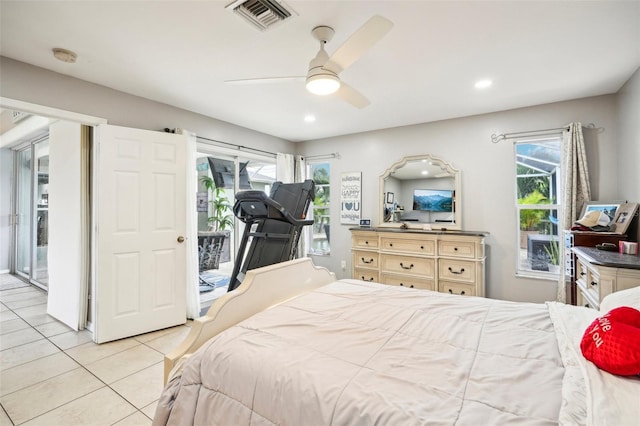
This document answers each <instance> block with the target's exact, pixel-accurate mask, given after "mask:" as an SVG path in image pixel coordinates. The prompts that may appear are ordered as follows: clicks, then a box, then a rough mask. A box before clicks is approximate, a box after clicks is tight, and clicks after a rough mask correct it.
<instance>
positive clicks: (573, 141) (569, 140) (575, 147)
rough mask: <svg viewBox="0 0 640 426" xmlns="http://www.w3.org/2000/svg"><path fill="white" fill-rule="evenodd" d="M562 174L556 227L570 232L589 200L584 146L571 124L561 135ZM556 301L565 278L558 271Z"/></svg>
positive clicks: (578, 125) (563, 298)
mask: <svg viewBox="0 0 640 426" xmlns="http://www.w3.org/2000/svg"><path fill="white" fill-rule="evenodd" d="M562 172H563V173H564V179H563V185H562V195H563V196H562V206H563V214H562V221H561V222H560V224H561V225H562V229H571V226H572V225H573V223H574V222H575V221H576V220H578V219H579V217H578V216H579V215H580V211H581V209H582V206H583V204H584V202H585V201H589V200H591V187H590V185H589V168H588V166H587V153H586V150H585V146H584V137H583V136H582V124H581V123H579V122H577V123H571V124H570V125H569V130H568V131H566V132H564V134H563V140H562ZM560 237H562V235H561V236H560ZM560 247H562V253H561V256H562V257H561V259H564V244H560ZM557 300H558V301H559V302H566V286H565V277H564V273H563V272H562V271H561V273H560V276H559V279H558V294H557Z"/></svg>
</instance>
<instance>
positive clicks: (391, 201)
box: [386, 192, 395, 204]
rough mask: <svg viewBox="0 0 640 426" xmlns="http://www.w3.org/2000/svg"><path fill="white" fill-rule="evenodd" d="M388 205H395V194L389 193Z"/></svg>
mask: <svg viewBox="0 0 640 426" xmlns="http://www.w3.org/2000/svg"><path fill="white" fill-rule="evenodd" d="M386 201H387V204H393V202H394V201H395V196H394V194H393V192H387V200H386Z"/></svg>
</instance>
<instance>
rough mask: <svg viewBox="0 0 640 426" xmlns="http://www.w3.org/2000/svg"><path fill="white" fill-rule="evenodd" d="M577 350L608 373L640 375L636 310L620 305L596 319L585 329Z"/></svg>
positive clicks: (639, 322)
mask: <svg viewBox="0 0 640 426" xmlns="http://www.w3.org/2000/svg"><path fill="white" fill-rule="evenodd" d="M580 349H581V350H582V354H583V355H584V357H585V358H587V359H588V360H589V361H591V362H593V363H594V364H595V365H596V366H598V367H599V368H601V369H603V370H605V371H608V372H609V373H612V374H617V375H620V376H634V375H637V374H640V311H638V310H636V309H633V308H630V307H628V306H621V307H619V308H616V309H612V310H611V311H609V312H607V313H606V314H605V315H603V316H601V317H599V318H596V320H595V321H593V322H592V323H591V325H590V326H589V327H588V328H587V331H585V333H584V336H583V337H582V341H581V342H580Z"/></svg>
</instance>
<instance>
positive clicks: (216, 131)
mask: <svg viewBox="0 0 640 426" xmlns="http://www.w3.org/2000/svg"><path fill="white" fill-rule="evenodd" d="M0 88H2V91H1V93H0V95H1V96H2V97H4V98H8V99H12V100H17V101H22V102H29V103H33V104H36V105H42V106H46V107H51V108H57V109H61V110H65V111H71V112H76V113H81V114H84V115H90V116H94V117H100V118H104V119H107V120H108V122H109V124H114V125H118V126H126V127H136V128H140V129H147V130H158V131H162V130H163V129H164V128H184V129H187V130H189V131H192V132H194V133H196V135H199V136H204V137H206V138H209V139H215V140H220V141H224V142H229V143H234V144H238V145H244V146H250V147H252V148H256V149H261V150H265V151H269V152H285V153H292V152H294V151H295V145H294V144H293V143H292V142H289V141H285V140H283V139H280V138H276V137H274V136H270V135H266V134H263V133H259V132H256V131H253V130H250V129H246V128H244V127H240V126H236V125H233V124H230V123H226V122H224V121H220V120H217V119H215V118H211V117H206V116H203V115H200V114H195V113H192V112H189V111H186V110H183V109H179V108H176V107H173V106H170V105H166V104H161V103H158V102H154V101H150V100H148V99H144V98H141V97H137V96H133V95H129V94H127V93H123V92H118V91H116V90H113V89H109V88H107V87H104V86H99V85H96V84H93V83H89V82H86V81H83V80H78V79H75V78H72V77H68V76H64V75H62V74H58V73H54V72H51V71H48V70H45V69H43V68H39V67H35V66H32V65H28V64H25V63H22V62H19V61H15V60H13V59H9V58H5V57H0ZM3 115H7V114H3ZM11 127H12V125H11V123H10V120H8V121H7V120H5V119H4V118H3V121H2V128H1V129H0V132H3V133H4V132H6V131H9V130H10V129H11ZM5 165H6V167H5ZM0 166H1V167H0V271H2V270H5V269H9V247H10V230H11V227H10V226H9V212H10V188H11V186H10V183H9V178H10V176H11V174H10V171H11V151H10V150H8V149H4V148H3V149H0Z"/></svg>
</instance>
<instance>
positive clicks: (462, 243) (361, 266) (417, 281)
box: [351, 228, 487, 297]
mask: <svg viewBox="0 0 640 426" xmlns="http://www.w3.org/2000/svg"><path fill="white" fill-rule="evenodd" d="M486 235H487V233H486V232H470V231H417V230H413V229H409V230H393V231H390V230H389V229H388V228H382V229H366V230H363V229H361V228H355V229H351V236H352V253H353V263H352V265H353V274H352V276H353V278H355V279H360V280H363V281H372V282H379V283H382V284H389V285H399V286H405V287H411V288H421V289H427V290H434V291H439V292H442V293H451V294H462V295H468V296H480V297H484V295H485V282H484V263H485V252H484V238H485V236H486Z"/></svg>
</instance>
